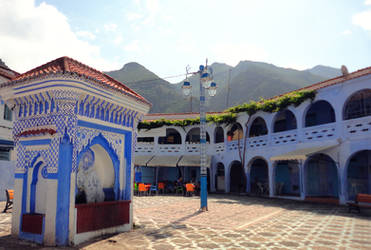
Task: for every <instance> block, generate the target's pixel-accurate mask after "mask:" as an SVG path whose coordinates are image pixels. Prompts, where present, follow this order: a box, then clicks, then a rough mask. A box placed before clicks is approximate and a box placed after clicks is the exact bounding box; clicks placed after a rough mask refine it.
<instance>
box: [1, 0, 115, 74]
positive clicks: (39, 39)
mask: <svg viewBox="0 0 371 250" xmlns="http://www.w3.org/2000/svg"><path fill="white" fill-rule="evenodd" d="M0 27H1V29H0V37H1V39H0V48H1V50H0V58H2V59H3V60H4V61H5V62H6V63H7V65H8V66H9V67H11V68H13V69H14V70H16V71H19V72H24V71H26V70H30V69H32V68H34V67H37V66H39V65H41V64H43V63H46V62H48V61H50V60H53V59H56V58H58V57H61V56H69V57H72V58H74V59H76V60H79V61H81V62H83V63H85V64H88V65H89V66H92V67H95V68H97V69H99V70H112V69H113V68H118V67H120V64H119V63H116V62H112V61H107V60H105V59H103V58H102V56H101V55H100V48H99V47H98V46H94V45H92V44H90V43H89V42H87V41H82V40H80V39H78V37H77V35H76V34H75V33H74V32H72V30H71V27H70V25H69V23H68V20H67V18H66V17H65V16H64V15H63V14H62V13H61V12H59V11H58V10H57V9H56V8H55V7H54V6H52V5H49V4H46V3H44V2H43V3H41V4H40V5H39V6H36V5H35V2H34V1H31V0H13V1H0Z"/></svg>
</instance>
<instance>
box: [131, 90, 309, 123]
mask: <svg viewBox="0 0 371 250" xmlns="http://www.w3.org/2000/svg"><path fill="white" fill-rule="evenodd" d="M315 97H316V92H315V91H314V90H312V91H294V92H290V93H288V94H285V95H282V96H278V97H276V98H272V99H268V100H265V99H263V98H261V99H260V100H259V101H258V102H255V101H251V102H249V103H244V104H241V105H238V106H235V107H232V108H229V109H227V110H225V111H224V113H221V114H215V115H207V116H206V121H207V122H211V123H215V124H218V125H221V124H225V125H229V124H233V123H234V122H236V120H237V116H238V113H243V112H245V113H247V114H248V115H250V116H251V115H253V114H255V113H256V112H258V111H264V112H268V113H273V112H278V111H280V110H284V109H286V108H287V107H289V106H290V105H294V106H295V107H297V106H299V105H300V104H301V103H303V102H304V101H306V100H308V99H310V100H312V101H313V100H314V98H315ZM197 124H200V118H199V117H198V118H190V119H184V120H165V119H160V120H153V121H141V122H140V123H139V124H138V130H141V129H146V130H150V129H155V128H160V127H163V126H176V127H187V126H191V125H197Z"/></svg>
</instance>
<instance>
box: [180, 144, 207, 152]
mask: <svg viewBox="0 0 371 250" xmlns="http://www.w3.org/2000/svg"><path fill="white" fill-rule="evenodd" d="M209 145H210V144H206V147H208V146H209ZM185 148H186V152H188V153H200V143H189V142H186V144H185Z"/></svg>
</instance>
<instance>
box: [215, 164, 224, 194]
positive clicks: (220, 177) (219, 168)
mask: <svg viewBox="0 0 371 250" xmlns="http://www.w3.org/2000/svg"><path fill="white" fill-rule="evenodd" d="M224 172H225V171H224V164H223V163H221V162H219V163H218V164H217V165H216V174H215V189H216V191H218V192H223V191H224V190H225V173H224Z"/></svg>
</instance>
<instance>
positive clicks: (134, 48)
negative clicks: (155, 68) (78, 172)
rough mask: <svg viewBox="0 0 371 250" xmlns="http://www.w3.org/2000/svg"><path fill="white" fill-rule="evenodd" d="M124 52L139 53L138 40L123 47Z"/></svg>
mask: <svg viewBox="0 0 371 250" xmlns="http://www.w3.org/2000/svg"><path fill="white" fill-rule="evenodd" d="M124 50H125V51H128V52H139V51H140V45H139V41H138V40H134V41H131V42H130V43H129V44H127V45H125V46H124Z"/></svg>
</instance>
